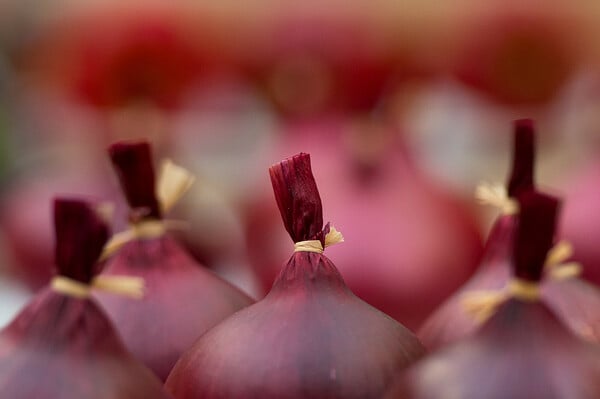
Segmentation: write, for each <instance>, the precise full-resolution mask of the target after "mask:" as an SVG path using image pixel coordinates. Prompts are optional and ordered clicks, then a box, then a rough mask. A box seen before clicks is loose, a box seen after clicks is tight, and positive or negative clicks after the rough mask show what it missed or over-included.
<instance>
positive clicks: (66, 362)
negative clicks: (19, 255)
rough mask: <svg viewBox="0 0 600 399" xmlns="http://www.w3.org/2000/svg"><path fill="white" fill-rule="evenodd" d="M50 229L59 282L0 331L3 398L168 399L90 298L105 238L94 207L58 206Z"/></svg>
mask: <svg viewBox="0 0 600 399" xmlns="http://www.w3.org/2000/svg"><path fill="white" fill-rule="evenodd" d="M54 223H55V229H56V265H57V267H58V275H57V276H55V277H54V278H53V280H52V284H51V285H50V286H49V287H47V288H45V289H43V290H42V291H40V293H39V294H38V295H37V297H36V298H34V299H33V300H32V302H31V303H30V304H29V305H27V306H26V307H25V309H23V310H22V311H21V312H20V313H19V314H18V315H17V317H16V318H15V319H14V320H13V321H12V322H11V323H10V324H9V325H8V326H7V327H6V328H5V329H4V330H2V332H0V391H1V392H2V396H3V397H6V398H19V399H34V398H61V399H80V398H89V399H94V398H97V399H105V398H114V399H166V398H168V397H169V395H168V394H167V393H165V392H164V391H163V389H162V387H161V383H160V381H159V380H158V379H157V378H156V377H155V376H154V375H153V374H152V372H151V371H150V370H148V369H147V368H146V367H144V366H143V365H142V364H141V363H139V362H138V361H137V360H135V359H134V358H133V356H131V355H130V354H129V352H127V350H126V349H125V347H124V345H123V344H122V342H121V340H120V338H119V336H118V334H117V333H116V332H115V330H114V328H113V326H112V324H111V322H110V321H109V319H108V318H107V316H106V315H105V314H104V312H103V311H102V310H101V309H100V307H99V306H98V305H97V304H96V303H95V302H94V301H93V300H92V299H90V298H89V292H90V289H91V288H92V287H94V285H96V283H97V281H98V280H97V279H96V278H95V277H94V275H95V273H94V268H95V264H96V261H97V259H98V257H99V256H100V253H101V251H102V247H103V246H104V243H105V242H106V240H107V238H108V234H109V233H108V227H107V226H106V224H105V223H104V220H103V219H102V217H101V216H100V214H99V211H98V208H97V207H96V206H93V205H91V204H89V203H87V202H85V201H82V200H79V199H67V198H63V199H57V200H55V203H54ZM113 281H114V280H113ZM104 282H105V283H106V280H105V281H104ZM130 300H131V299H130Z"/></svg>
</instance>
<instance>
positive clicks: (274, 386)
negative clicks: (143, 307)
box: [166, 153, 423, 399]
mask: <svg viewBox="0 0 600 399" xmlns="http://www.w3.org/2000/svg"><path fill="white" fill-rule="evenodd" d="M269 172H270V175H271V181H272V183H273V189H274V191H275V198H276V199H277V204H278V206H279V209H280V212H281V216H282V217H283V220H284V225H285V227H286V230H287V231H288V233H289V234H290V236H291V237H292V239H293V241H294V242H295V247H296V251H295V252H294V254H293V255H292V257H291V258H290V260H289V261H288V262H287V264H286V265H285V266H284V267H283V269H282V270H281V273H280V274H279V277H278V278H277V280H276V281H275V284H274V285H273V288H272V289H271V291H270V292H269V294H268V295H267V296H266V297H265V298H264V299H263V300H261V301H259V302H257V303H256V304H254V305H252V306H250V307H248V308H246V309H244V310H242V311H240V312H238V313H236V314H235V315H233V316H231V317H230V318H228V319H226V320H225V321H223V322H222V323H220V324H219V325H217V326H216V327H214V328H213V329H211V330H210V331H209V332H207V333H206V334H205V335H203V336H202V337H201V338H200V339H199V340H198V341H197V342H196V343H195V344H194V346H193V347H192V348H191V349H190V350H188V351H187V352H186V353H185V354H184V355H183V356H182V358H181V359H180V360H179V362H178V363H177V364H176V366H175V367H174V369H173V371H172V372H171V375H170V376H169V378H168V380H167V383H166V387H167V389H168V390H170V391H171V393H173V395H174V396H175V397H176V398H178V399H186V398H198V397H202V398H221V397H227V398H258V397H260V398H325V397H327V398H378V397H380V396H381V394H382V393H383V390H384V389H385V388H386V386H387V383H388V381H389V380H390V378H391V377H392V375H393V374H394V373H396V372H398V371H399V370H401V369H402V368H404V367H405V366H407V365H408V364H410V363H411V362H413V361H414V360H416V359H417V358H418V357H420V356H421V355H422V354H423V348H422V346H421V344H420V343H419V341H418V340H417V339H416V338H415V336H414V335H413V334H412V333H411V332H410V331H408V330H407V329H406V328H404V327H403V326H401V325H400V324H398V323H396V322H395V321H394V320H392V319H391V318H389V317H387V316H386V315H384V314H382V313H381V312H379V311H377V310H376V309H374V308H372V307H371V306H369V305H367V304H366V303H365V302H363V301H361V300H360V299H358V298H357V297H356V296H354V295H353V294H352V292H351V291H350V290H349V289H348V287H347V286H346V285H345V284H344V281H343V279H342V277H341V275H340V273H339V272H338V271H337V269H336V267H335V266H334V265H333V263H332V262H331V261H330V260H329V259H328V258H327V257H325V256H324V255H323V254H322V251H323V246H327V245H328V243H330V240H331V239H332V238H333V237H336V238H337V239H338V240H339V236H337V235H336V234H335V233H337V232H336V231H335V229H333V227H330V225H329V224H327V225H326V226H325V228H323V215H322V207H321V199H320V197H319V193H318V191H317V186H316V183H315V181H314V177H313V175H312V171H311V167H310V157H309V155H307V154H302V153H301V154H299V155H296V156H294V157H292V158H289V159H287V160H284V161H282V162H281V163H278V164H275V165H273V166H272V167H271V168H270V170H269ZM337 234H339V233H337ZM334 242H335V241H334Z"/></svg>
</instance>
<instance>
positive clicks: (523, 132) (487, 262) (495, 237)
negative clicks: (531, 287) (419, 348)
mask: <svg viewBox="0 0 600 399" xmlns="http://www.w3.org/2000/svg"><path fill="white" fill-rule="evenodd" d="M534 157H535V150H534V130H533V121H531V120H528V119H522V120H517V121H515V127H514V152H513V162H512V172H511V174H510V177H509V181H508V184H507V190H506V191H507V194H508V197H509V198H514V197H515V196H516V195H517V194H518V193H519V192H522V191H526V190H531V189H533V184H534ZM492 194H493V193H492ZM509 198H506V199H505V200H506V202H505V203H504V204H502V203H498V204H497V205H498V206H503V205H504V209H503V213H504V214H503V215H502V216H500V217H499V218H498V220H497V221H496V223H495V224H494V226H493V228H492V231H491V232H490V235H489V237H488V240H487V244H486V247H485V249H484V256H483V259H482V261H481V265H480V266H479V269H478V270H477V273H476V274H475V275H474V276H473V277H472V278H471V279H470V280H469V281H467V282H466V283H465V284H464V285H463V286H462V287H461V288H460V289H459V290H458V291H457V292H456V293H454V294H453V295H452V296H451V297H450V298H448V299H447V300H446V301H445V302H444V304H442V305H441V306H440V307H439V308H438V309H437V310H436V311H435V312H434V313H433V314H432V315H431V316H430V317H429V318H428V319H427V321H426V322H425V323H424V324H423V326H422V327H421V328H420V330H419V332H418V335H419V338H421V340H422V341H423V343H424V344H425V346H426V347H427V348H429V349H430V350H434V349H436V348H438V347H441V346H444V345H446V344H448V343H450V342H452V341H455V340H456V339H459V338H462V337H463V336H466V335H469V334H471V333H473V332H474V331H475V330H476V329H477V328H478V327H479V325H478V323H477V322H476V321H475V320H474V319H473V318H472V317H471V316H470V315H468V314H467V313H466V312H465V310H464V306H463V303H462V297H463V295H464V294H465V293H466V292H469V291H473V290H488V289H499V288H501V287H502V286H503V285H504V284H505V283H506V281H507V280H508V278H509V277H510V256H511V251H512V242H513V239H514V231H515V227H516V217H515V210H516V207H514V206H512V207H511V204H514V200H511V199H509ZM499 199H501V197H500V198H499Z"/></svg>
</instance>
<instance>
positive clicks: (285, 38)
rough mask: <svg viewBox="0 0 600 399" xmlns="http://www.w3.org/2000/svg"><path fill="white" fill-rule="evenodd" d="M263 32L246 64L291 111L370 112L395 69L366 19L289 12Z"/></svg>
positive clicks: (292, 113) (277, 103)
mask: <svg viewBox="0 0 600 399" xmlns="http://www.w3.org/2000/svg"><path fill="white" fill-rule="evenodd" d="M263 35H264V36H262V37H261V38H260V40H259V43H258V44H257V45H255V46H254V47H253V48H252V52H251V53H249V54H248V55H247V56H246V57H245V58H246V60H244V61H243V62H244V63H245V64H246V65H244V69H246V70H247V73H248V75H249V77H250V78H251V80H253V81H255V82H256V83H257V84H258V85H259V87H260V88H261V89H262V90H264V91H265V94H266V95H267V96H268V97H269V98H270V99H271V100H272V102H273V103H274V105H275V106H276V107H277V108H278V110H279V111H280V112H282V113H283V114H285V115H287V116H292V117H306V116H315V115H323V114H327V113H331V112H334V113H335V112H340V111H341V112H348V111H349V112H357V111H358V112H361V111H369V110H371V109H372V108H373V107H374V106H375V104H376V103H377V102H378V100H379V98H380V96H381V95H382V93H383V92H384V90H385V89H386V84H387V83H389V82H388V80H389V79H390V76H391V74H392V72H393V69H394V60H393V59H392V56H391V54H390V51H382V49H381V48H380V47H381V43H377V42H376V39H375V37H374V36H375V35H374V34H373V32H372V31H370V29H369V28H368V27H367V26H366V24H361V23H357V22H356V21H344V18H343V17H342V18H340V16H339V15H336V16H335V17H334V18H327V17H325V18H323V17H322V16H320V17H319V18H314V17H312V16H310V15H307V14H306V13H304V14H301V15H299V14H298V13H290V12H289V11H288V12H284V13H282V15H280V16H279V18H278V20H277V22H275V23H272V24H270V26H268V27H267V28H265V33H264V34H263ZM387 50H389V49H387ZM239 51H240V52H247V50H246V49H240V50H239ZM349 65H351V67H349Z"/></svg>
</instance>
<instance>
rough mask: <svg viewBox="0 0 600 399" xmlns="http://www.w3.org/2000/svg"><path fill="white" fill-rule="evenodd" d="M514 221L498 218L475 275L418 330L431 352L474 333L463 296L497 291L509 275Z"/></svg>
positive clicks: (507, 218)
mask: <svg viewBox="0 0 600 399" xmlns="http://www.w3.org/2000/svg"><path fill="white" fill-rule="evenodd" d="M515 227H516V218H515V217H514V216H512V215H504V216H502V217H500V218H499V219H498V220H497V221H496V223H495V224H494V227H493V228H492V231H491V233H490V236H489V238H488V241H487V243H486V247H485V249H484V256H483V260H482V262H481V266H480V267H479V270H478V271H477V273H476V274H475V275H474V276H473V277H471V279H469V281H467V283H465V285H464V286H462V287H461V288H460V289H459V290H458V291H457V292H456V293H455V294H453V295H452V296H451V297H450V298H448V300H447V301H446V302H444V304H443V305H442V306H441V307H440V308H438V309H437V310H436V311H435V312H434V313H433V314H432V315H431V316H430V317H429V318H428V319H427V320H426V321H425V323H424V324H423V326H422V327H421V329H420V330H419V331H418V334H417V335H418V336H419V339H421V342H423V344H424V345H425V347H426V348H427V349H429V350H431V351H434V350H436V349H438V348H441V347H443V346H446V345H448V344H450V343H452V342H454V341H456V340H458V339H460V338H463V337H466V336H468V335H471V334H473V333H474V332H475V331H477V329H478V328H479V327H480V325H479V323H477V321H476V320H475V319H474V318H473V317H472V316H471V315H469V314H468V313H467V312H466V311H465V308H464V306H463V304H462V296H463V295H464V294H465V293H467V292H470V291H479V290H499V289H501V288H502V287H504V285H505V284H506V283H507V281H508V279H509V277H510V275H511V263H510V254H511V251H512V246H513V245H512V240H513V236H514V233H515Z"/></svg>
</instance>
